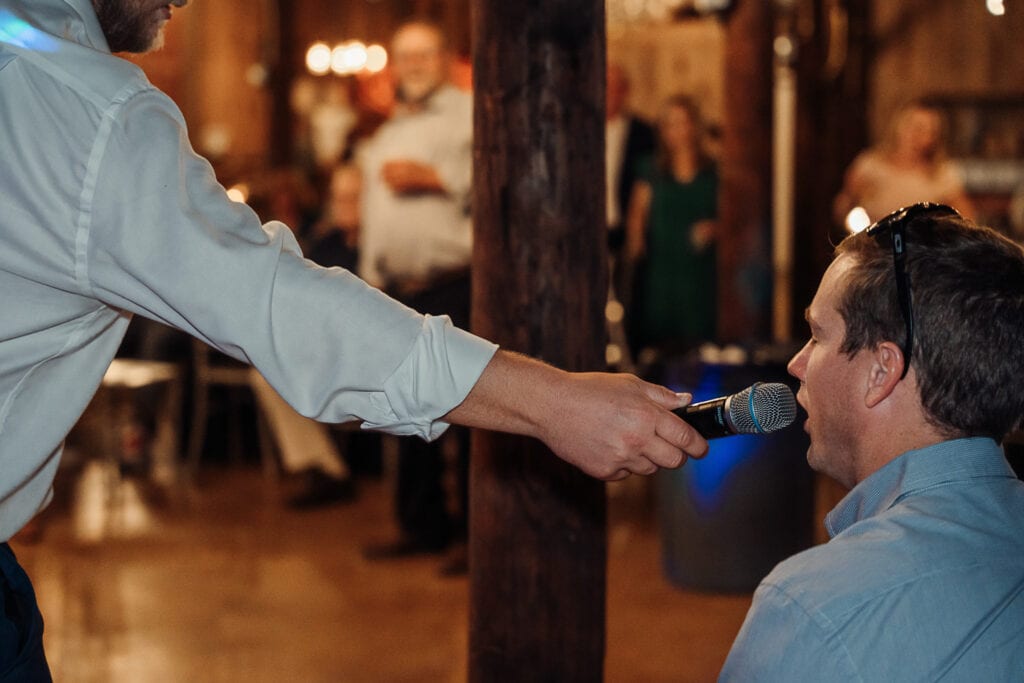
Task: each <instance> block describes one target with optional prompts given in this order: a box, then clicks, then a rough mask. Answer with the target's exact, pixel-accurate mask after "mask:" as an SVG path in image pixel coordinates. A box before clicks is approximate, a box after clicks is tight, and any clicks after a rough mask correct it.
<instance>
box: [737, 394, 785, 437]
mask: <svg viewBox="0 0 1024 683" xmlns="http://www.w3.org/2000/svg"><path fill="white" fill-rule="evenodd" d="M729 417H730V419H732V423H733V425H735V427H736V431H737V432H738V433H740V434H765V433H767V432H774V431H777V430H779V429H782V428H783V427H788V426H789V425H791V424H793V420H795V419H796V399H794V398H793V392H792V391H791V390H790V388H789V387H787V386H786V385H785V384H781V383H770V384H763V383H761V382H758V383H756V384H753V385H751V386H749V387H747V388H746V389H744V390H743V391H741V392H739V393H738V394H734V395H733V397H732V399H731V400H730V401H729Z"/></svg>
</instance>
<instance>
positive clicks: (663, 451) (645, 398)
mask: <svg viewBox="0 0 1024 683" xmlns="http://www.w3.org/2000/svg"><path fill="white" fill-rule="evenodd" d="M688 400H689V397H688V396H680V395H678V394H675V393H673V392H672V391H670V390H668V389H666V388H664V387H659V386H656V385H653V384H649V383H647V382H644V381H642V380H640V379H637V378H636V377H632V376H629V375H612V374H607V373H596V372H595V373H570V372H564V371H562V370H558V369H556V368H554V367H551V366H550V365H546V364H544V363H541V362H540V361H537V360H533V359H531V358H528V357H526V356H521V355H518V354H514V353H509V352H507V351H498V353H497V354H495V356H494V358H493V359H492V360H491V362H490V363H489V364H488V365H487V367H486V369H485V370H484V372H483V374H482V375H481V376H480V379H479V380H478V381H477V383H476V385H475V386H474V387H473V389H472V390H471V391H470V392H469V395H468V396H467V397H466V399H465V400H464V401H463V402H462V403H461V404H460V405H458V406H457V407H456V408H454V409H453V410H452V411H451V412H449V413H448V414H447V415H446V416H445V417H444V418H443V419H445V420H446V421H450V422H453V423H457V424H463V425H468V426H471V427H483V428H486V429H494V430H499V431H505V432H512V433H516V434H526V435H529V436H534V437H537V438H539V439H541V440H542V441H544V443H546V444H547V445H548V447H549V448H551V449H552V450H553V451H554V452H555V454H556V455H558V456H559V457H560V458H562V459H563V460H566V461H567V462H570V463H572V464H573V465H576V466H577V467H579V468H580V469H582V470H583V471H584V472H586V473H587V474H590V475H593V476H595V477H599V478H601V479H607V480H613V479H622V478H623V477H626V476H628V475H629V474H630V473H636V474H651V473H652V472H654V471H655V470H656V469H657V468H658V467H678V466H679V465H681V464H682V463H683V462H685V459H686V457H687V456H693V457H700V456H702V455H704V454H705V453H706V452H707V448H708V446H707V442H706V441H705V440H704V439H703V438H702V437H701V436H700V435H699V434H697V432H696V431H695V430H694V429H693V428H692V427H690V426H689V425H687V424H686V423H685V422H683V421H682V420H681V419H680V418H678V417H676V416H675V415H673V414H672V413H671V412H670V411H671V410H672V409H673V408H679V407H681V406H683V405H685V404H686V403H687V402H688Z"/></svg>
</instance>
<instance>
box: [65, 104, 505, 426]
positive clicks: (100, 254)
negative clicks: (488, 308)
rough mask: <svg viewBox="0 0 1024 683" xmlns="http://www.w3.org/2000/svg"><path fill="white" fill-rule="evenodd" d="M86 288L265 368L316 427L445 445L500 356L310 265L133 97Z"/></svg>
mask: <svg viewBox="0 0 1024 683" xmlns="http://www.w3.org/2000/svg"><path fill="white" fill-rule="evenodd" d="M85 186H86V191H85V192H84V193H83V201H82V209H81V219H80V221H79V224H80V228H79V234H78V239H77V242H78V248H79V250H80V254H79V255H80V257H81V258H80V261H79V263H80V264H81V265H80V267H79V271H78V273H77V276H78V278H79V279H80V284H81V286H82V287H83V288H86V289H87V290H88V291H91V292H92V294H93V295H94V296H95V297H96V298H97V299H100V300H101V301H104V302H106V303H108V304H110V305H112V306H115V307H119V308H123V309H126V310H130V311H132V312H135V313H139V314H142V315H144V316H146V317H150V318H153V319H156V320H160V321H162V322H164V323H167V324H169V325H171V326H173V327H177V328H179V329H182V330H184V331H186V332H188V333H190V334H193V335H195V336H197V337H199V338H200V339H202V340H204V341H206V342H207V343H209V344H211V345H212V346H214V347H216V348H218V349H220V350H221V351H223V352H224V353H227V354H228V355H230V356H233V357H235V358H237V359H239V360H243V361H246V362H249V363H251V364H252V365H254V366H255V367H256V368H257V369H258V370H259V371H260V372H261V373H262V374H263V376H264V377H265V378H266V379H267V381H268V382H269V383H270V384H271V385H272V386H273V387H274V388H275V389H276V390H277V391H278V392H279V393H280V394H281V395H282V397H284V398H285V400H287V401H288V402H289V403H290V404H291V405H292V406H293V407H294V408H295V409H296V410H298V411H299V412H300V413H302V414H303V415H307V416H309V417H313V418H315V419H318V420H321V421H326V422H345V421H350V420H362V421H364V423H365V424H366V425H367V426H371V427H374V428H377V429H381V430H385V431H390V432H393V433H396V434H417V435H420V436H422V437H424V438H431V437H434V436H437V435H438V434H440V433H441V431H443V429H444V427H445V425H444V424H443V423H440V422H438V418H440V417H441V416H443V415H444V414H445V413H447V412H448V411H449V410H451V409H452V408H453V407H455V406H456V405H458V404H459V403H460V402H461V401H462V400H463V399H464V398H465V396H466V394H468V392H469V390H470V389H471V388H472V386H473V384H474V383H475V382H476V380H477V378H478V377H479V376H480V374H481V373H482V371H483V368H484V367H485V366H486V364H487V362H488V361H489V360H490V357H491V356H492V355H493V353H494V350H495V347H494V345H492V344H490V343H489V342H486V341H484V340H482V339H479V338H477V337H474V336H472V335H470V334H468V333H466V332H463V331H461V330H457V329H455V328H453V327H452V326H451V324H450V322H448V321H447V320H446V319H444V318H425V317H423V316H421V315H419V314H418V313H416V312H415V311H412V310H411V309H409V308H406V307H404V306H402V305H401V304H398V303H397V302H395V301H393V300H392V299H390V298H388V297H386V296H385V295H384V294H382V293H381V292H379V291H378V290H376V289H373V288H372V287H370V286H368V285H367V284H366V283H364V282H363V281H361V280H359V279H358V278H357V277H355V276H354V275H353V274H351V273H349V272H348V271H345V270H342V269H338V268H322V267H320V266H317V265H316V264H314V263H312V262H310V261H308V260H306V259H304V258H303V257H302V254H301V251H300V249H299V247H298V245H297V243H296V241H295V238H294V236H293V235H292V233H291V232H290V231H289V230H288V229H287V228H286V227H285V226H284V225H282V224H280V223H276V222H271V223H268V224H266V225H260V221H259V219H258V217H257V216H256V214H255V213H254V212H253V211H252V210H251V209H249V207H247V206H245V205H244V204H238V203H235V202H232V201H230V200H229V199H228V198H227V196H226V194H225V192H224V189H223V188H222V187H221V186H220V185H219V184H218V183H217V181H216V179H215V177H214V173H213V170H212V168H211V167H210V165H209V163H208V162H207V161H206V160H205V159H203V158H202V157H200V156H198V155H196V154H195V153H194V152H193V151H192V149H191V146H190V144H189V142H188V137H187V133H186V129H185V123H184V120H183V119H182V117H181V114H180V112H179V111H178V109H177V107H176V106H175V105H174V104H173V103H172V102H171V101H170V100H169V99H168V98H167V97H166V96H165V95H163V94H162V93H160V92H159V91H156V90H154V89H152V88H149V87H146V88H141V89H139V90H137V91H131V90H129V91H128V92H125V93H124V95H123V97H122V98H121V100H120V101H117V102H115V104H114V106H113V107H111V109H110V111H109V112H108V116H107V117H105V120H104V121H103V123H102V124H101V131H100V134H99V135H98V137H97V142H96V147H95V149H94V151H93V155H92V157H91V158H90V160H89V168H88V169H87V174H86V185H85Z"/></svg>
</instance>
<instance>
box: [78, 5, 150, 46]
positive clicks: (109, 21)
mask: <svg viewBox="0 0 1024 683" xmlns="http://www.w3.org/2000/svg"><path fill="white" fill-rule="evenodd" d="M93 7H94V8H95V9H96V18H97V19H99V22H100V28H102V29H103V35H104V36H106V38H107V45H108V46H109V47H110V51H111V52H134V53H140V52H149V51H150V50H156V49H159V48H160V47H162V46H163V31H160V30H157V25H156V24H155V23H154V22H153V20H152V17H147V16H146V15H145V14H141V13H140V14H131V13H130V12H127V11H126V10H125V8H124V2H122V1H121V0H93Z"/></svg>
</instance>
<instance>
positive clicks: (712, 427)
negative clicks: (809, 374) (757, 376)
mask: <svg viewBox="0 0 1024 683" xmlns="http://www.w3.org/2000/svg"><path fill="white" fill-rule="evenodd" d="M673 412H675V414H676V415H678V416H679V417H681V418H683V419H684V420H685V421H686V422H687V423H689V424H690V426H692V427H693V428H694V429H696V430H697V431H698V432H699V433H700V435H701V436H703V437H704V438H705V439H717V438H718V437H720V436H732V435H733V434H767V433H769V432H774V431H777V430H779V429H782V428H783V427H788V426H789V425H791V424H793V420H795V419H796V400H795V399H794V398H793V392H792V391H791V390H790V388H789V387H787V386H786V385H785V384H779V383H772V384H764V383H762V382H757V383H755V384H753V385H751V386H749V387H747V388H746V389H744V390H743V391H741V392H739V393H738V394H733V395H732V396H723V397H721V398H714V399H711V400H710V401H701V402H700V403H694V404H693V405H689V406H686V407H685V408H679V409H677V410H675V411H673Z"/></svg>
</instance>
